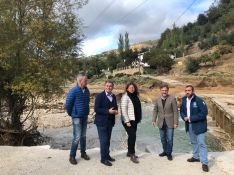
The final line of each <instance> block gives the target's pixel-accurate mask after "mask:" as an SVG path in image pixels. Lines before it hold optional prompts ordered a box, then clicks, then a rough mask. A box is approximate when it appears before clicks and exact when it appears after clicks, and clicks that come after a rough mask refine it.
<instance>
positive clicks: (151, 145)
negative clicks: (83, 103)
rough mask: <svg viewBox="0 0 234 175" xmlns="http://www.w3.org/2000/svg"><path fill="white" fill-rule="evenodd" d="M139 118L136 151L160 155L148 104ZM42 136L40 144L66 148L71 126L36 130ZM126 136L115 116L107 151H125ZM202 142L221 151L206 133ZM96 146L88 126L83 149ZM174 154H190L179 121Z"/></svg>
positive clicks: (94, 130)
mask: <svg viewBox="0 0 234 175" xmlns="http://www.w3.org/2000/svg"><path fill="white" fill-rule="evenodd" d="M142 106H143V109H142V113H143V118H142V122H141V123H140V124H139V125H138V130H137V141H136V149H137V150H138V151H141V152H142V151H143V152H144V151H150V152H155V153H159V152H161V142H160V136H159V130H158V128H157V127H155V128H154V127H152V124H151V118H152V110H153V105H152V104H143V105H142ZM40 132H41V133H42V134H43V135H44V136H46V137H48V138H49V139H47V141H46V142H45V143H44V144H49V145H50V146H51V147H52V148H54V149H70V145H71V140H72V127H65V128H56V129H45V130H44V131H42V130H41V131H40ZM126 140H127V135H126V132H125V130H124V128H123V126H122V124H121V121H120V117H119V116H117V117H116V125H115V126H114V128H113V131H112V138H111V150H123V149H126V148H127V143H126ZM206 142H207V146H208V151H222V148H221V146H220V144H219V141H218V140H217V139H216V138H215V137H214V136H212V135H211V134H210V133H209V132H208V133H207V134H206ZM95 147H99V140H98V134H97V128H96V125H94V124H89V125H88V129H87V149H90V148H95ZM173 152H174V153H188V152H191V145H190V143H189V137H188V135H187V134H186V132H185V128H184V122H183V121H182V120H181V119H180V122H179V127H178V128H177V129H176V130H175V133H174V146H173Z"/></svg>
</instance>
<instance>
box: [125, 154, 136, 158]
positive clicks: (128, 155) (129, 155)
mask: <svg viewBox="0 0 234 175" xmlns="http://www.w3.org/2000/svg"><path fill="white" fill-rule="evenodd" d="M132 155H135V154H130V153H127V154H126V156H127V157H131V156H132ZM135 156H136V155H135ZM136 158H138V156H136Z"/></svg>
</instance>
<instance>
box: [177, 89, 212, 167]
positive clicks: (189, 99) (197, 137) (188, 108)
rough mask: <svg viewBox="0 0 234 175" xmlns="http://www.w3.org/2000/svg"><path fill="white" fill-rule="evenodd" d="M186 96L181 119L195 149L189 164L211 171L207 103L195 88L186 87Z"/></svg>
mask: <svg viewBox="0 0 234 175" xmlns="http://www.w3.org/2000/svg"><path fill="white" fill-rule="evenodd" d="M185 93H186V96H185V97H183V98H182V105H181V108H180V115H181V118H182V119H183V120H184V121H185V129H186V132H189V137H190V141H191V144H192V148H193V157H192V158H189V159H188V160H187V161H188V162H200V161H201V163H202V169H203V171H205V172H208V171H209V167H208V158H207V146H206V143H205V132H206V131H207V119H206V117H207V114H208V110H207V106H206V104H205V102H204V101H203V100H202V99H201V98H200V97H198V96H196V95H195V93H194V87H193V86H192V85H187V86H186V87H185Z"/></svg>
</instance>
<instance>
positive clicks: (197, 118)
mask: <svg viewBox="0 0 234 175" xmlns="http://www.w3.org/2000/svg"><path fill="white" fill-rule="evenodd" d="M186 99H187V97H186V96H185V97H183V98H182V105H181V107H180V116H181V118H182V119H183V120H184V117H187V107H186V103H187V101H186ZM207 114H208V109H207V106H206V103H205V102H204V101H203V100H202V99H201V98H199V97H198V96H196V95H195V94H194V96H193V98H192V100H191V104H190V121H191V124H192V130H193V132H194V133H195V134H197V135H198V134H201V133H205V132H206V131H207V119H206V116H207ZM185 129H186V131H188V130H189V122H185Z"/></svg>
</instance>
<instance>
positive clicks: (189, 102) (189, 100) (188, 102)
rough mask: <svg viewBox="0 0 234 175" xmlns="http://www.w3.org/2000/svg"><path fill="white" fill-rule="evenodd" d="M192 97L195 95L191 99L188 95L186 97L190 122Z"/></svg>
mask: <svg viewBox="0 0 234 175" xmlns="http://www.w3.org/2000/svg"><path fill="white" fill-rule="evenodd" d="M192 99H193V96H192V97H191V98H190V99H189V98H188V97H187V98H186V108H187V117H188V118H189V122H190V105H191V101H192Z"/></svg>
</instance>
